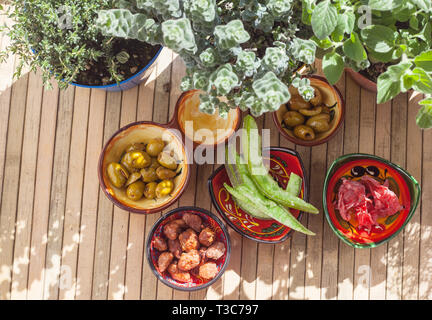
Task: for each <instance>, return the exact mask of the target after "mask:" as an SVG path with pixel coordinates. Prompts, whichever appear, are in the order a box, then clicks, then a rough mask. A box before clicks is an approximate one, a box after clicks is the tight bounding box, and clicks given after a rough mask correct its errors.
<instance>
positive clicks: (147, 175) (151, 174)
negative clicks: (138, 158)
mask: <svg viewBox="0 0 432 320" xmlns="http://www.w3.org/2000/svg"><path fill="white" fill-rule="evenodd" d="M141 176H142V180H143V181H144V182H146V183H149V182H153V181H156V180H157V179H158V176H157V174H156V170H155V168H151V167H148V168H144V169H141Z"/></svg>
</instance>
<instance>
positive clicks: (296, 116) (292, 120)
mask: <svg viewBox="0 0 432 320" xmlns="http://www.w3.org/2000/svg"><path fill="white" fill-rule="evenodd" d="M283 122H284V123H285V125H286V126H287V127H290V128H293V127H295V126H298V125H300V124H303V123H304V122H305V117H303V115H302V114H300V113H299V112H297V111H288V112H286V113H285V114H284V115H283Z"/></svg>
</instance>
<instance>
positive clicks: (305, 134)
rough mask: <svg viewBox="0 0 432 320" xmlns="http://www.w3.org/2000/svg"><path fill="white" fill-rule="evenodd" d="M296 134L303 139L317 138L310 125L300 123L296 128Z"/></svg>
mask: <svg viewBox="0 0 432 320" xmlns="http://www.w3.org/2000/svg"><path fill="white" fill-rule="evenodd" d="M294 135H295V136H296V137H297V138H299V139H302V140H307V141H310V140H313V139H315V132H314V131H313V129H312V128H311V127H309V126H305V125H299V126H297V127H295V128H294Z"/></svg>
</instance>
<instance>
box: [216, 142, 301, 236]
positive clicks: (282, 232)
mask: <svg viewBox="0 0 432 320" xmlns="http://www.w3.org/2000/svg"><path fill="white" fill-rule="evenodd" d="M291 172H294V173H295V174H297V175H299V176H300V177H301V178H302V179H303V185H302V191H301V195H300V196H301V198H303V199H305V200H306V201H307V198H308V180H307V178H306V172H305V169H304V167H303V163H302V160H301V158H300V155H299V154H298V153H297V152H296V151H294V150H291V149H286V148H279V147H271V148H270V173H271V174H272V176H273V178H274V179H275V180H276V181H278V182H279V184H280V185H281V186H282V187H283V188H286V186H287V184H288V180H289V176H290V174H291ZM224 183H227V184H229V185H231V183H230V181H229V178H228V174H227V172H226V170H225V166H221V167H219V168H218V169H217V170H216V171H215V172H214V173H213V174H212V176H211V177H210V178H209V180H208V187H209V191H210V195H211V198H212V202H213V205H214V206H215V207H216V209H217V211H218V212H219V214H220V216H221V217H222V218H223V219H224V220H225V221H226V223H227V224H228V225H230V226H231V228H233V229H234V230H235V231H237V232H238V233H239V234H241V235H242V236H244V237H246V238H248V239H251V240H254V241H257V242H260V243H269V244H274V243H280V242H283V241H285V240H286V239H288V237H289V236H290V235H291V234H292V232H293V230H291V229H290V228H289V227H287V226H284V225H282V224H280V223H279V222H277V221H276V220H273V219H269V220H263V219H258V218H255V217H252V216H251V215H249V214H247V213H246V212H244V211H243V210H242V209H240V208H239V207H238V206H237V205H236V203H235V202H234V200H233V199H232V197H231V195H230V194H229V193H228V191H227V190H226V189H225V188H224ZM290 212H291V213H292V214H293V215H294V216H295V217H296V218H297V219H299V220H300V218H301V216H302V214H301V212H300V211H299V210H293V209H290Z"/></svg>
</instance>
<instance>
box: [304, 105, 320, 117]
mask: <svg viewBox="0 0 432 320" xmlns="http://www.w3.org/2000/svg"><path fill="white" fill-rule="evenodd" d="M299 112H300V113H301V114H302V115H304V116H306V117H313V116H317V115H319V114H320V113H321V112H322V107H321V106H320V107H315V108H312V109H300V110H299Z"/></svg>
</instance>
